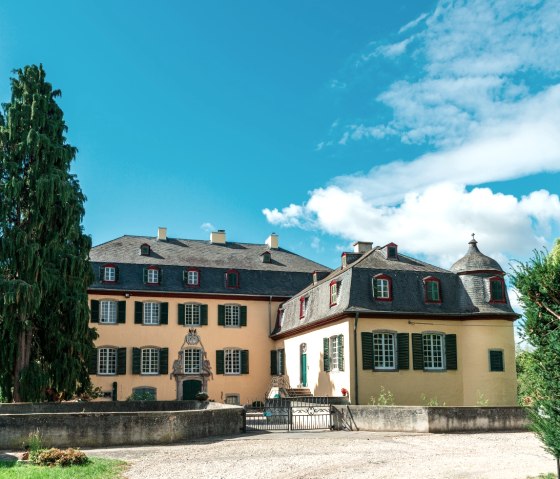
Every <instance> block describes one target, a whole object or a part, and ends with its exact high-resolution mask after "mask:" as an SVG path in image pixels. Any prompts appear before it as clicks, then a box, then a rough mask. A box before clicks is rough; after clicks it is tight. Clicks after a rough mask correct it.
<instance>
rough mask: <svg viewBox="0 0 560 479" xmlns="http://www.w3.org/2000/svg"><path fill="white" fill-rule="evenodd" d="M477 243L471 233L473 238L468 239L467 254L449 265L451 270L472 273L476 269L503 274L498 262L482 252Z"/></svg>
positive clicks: (459, 272)
mask: <svg viewBox="0 0 560 479" xmlns="http://www.w3.org/2000/svg"><path fill="white" fill-rule="evenodd" d="M477 244H478V241H476V240H475V239H474V234H473V239H472V240H470V241H469V249H468V251H467V254H465V256H463V257H462V258H461V259H459V260H457V261H456V262H455V264H453V266H451V268H450V269H451V271H453V272H454V273H458V274H467V273H474V272H476V271H496V272H497V273H501V274H503V273H504V270H503V269H502V267H501V266H500V264H499V263H498V262H497V261H496V260H495V259H492V258H490V257H489V256H486V255H485V254H482V253H481V252H480V250H479V249H478V246H477Z"/></svg>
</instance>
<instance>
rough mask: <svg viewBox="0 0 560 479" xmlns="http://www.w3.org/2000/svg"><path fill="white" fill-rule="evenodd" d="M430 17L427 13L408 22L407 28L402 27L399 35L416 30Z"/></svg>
mask: <svg viewBox="0 0 560 479" xmlns="http://www.w3.org/2000/svg"><path fill="white" fill-rule="evenodd" d="M427 17H428V14H427V13H422V14H421V15H420V16H418V17H417V18H415V19H414V20H412V21H411V22H408V23H407V24H406V25H405V26H403V27H401V28H400V30H399V33H403V32H406V31H408V30H410V29H412V28H414V27H415V26H417V25H418V24H419V23H420V22H421V21H422V20H424V19H425V18H427Z"/></svg>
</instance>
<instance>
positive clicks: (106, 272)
mask: <svg viewBox="0 0 560 479" xmlns="http://www.w3.org/2000/svg"><path fill="white" fill-rule="evenodd" d="M116 280H117V270H116V268H115V267H114V266H105V267H104V268H103V281H109V282H115V281H116Z"/></svg>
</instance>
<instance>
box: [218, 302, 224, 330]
mask: <svg viewBox="0 0 560 479" xmlns="http://www.w3.org/2000/svg"><path fill="white" fill-rule="evenodd" d="M225 324H226V307H225V306H224V305H223V304H218V326H225Z"/></svg>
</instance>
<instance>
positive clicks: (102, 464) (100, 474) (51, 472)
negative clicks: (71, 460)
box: [0, 457, 126, 479]
mask: <svg viewBox="0 0 560 479" xmlns="http://www.w3.org/2000/svg"><path fill="white" fill-rule="evenodd" d="M125 465H126V464H125V463H124V462H123V461H116V460H113V459H101V458H97V457H93V458H91V459H90V461H89V462H88V463H87V464H85V465H81V466H67V467H59V466H52V467H45V466H36V465H33V464H26V463H21V462H7V461H6V462H4V461H0V479H14V478H21V479H24V478H25V479H117V478H122V477H123V476H122V474H121V473H122V472H123V470H124V466H125Z"/></svg>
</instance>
